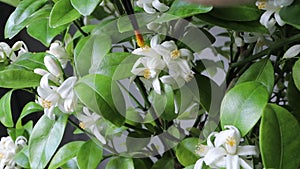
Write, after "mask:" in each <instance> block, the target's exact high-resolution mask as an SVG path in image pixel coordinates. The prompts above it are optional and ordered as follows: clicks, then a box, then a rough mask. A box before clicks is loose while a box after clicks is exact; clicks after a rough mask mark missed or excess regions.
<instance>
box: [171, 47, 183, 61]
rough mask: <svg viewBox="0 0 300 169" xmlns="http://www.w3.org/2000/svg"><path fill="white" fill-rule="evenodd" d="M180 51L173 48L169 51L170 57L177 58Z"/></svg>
mask: <svg viewBox="0 0 300 169" xmlns="http://www.w3.org/2000/svg"><path fill="white" fill-rule="evenodd" d="M180 55H181V54H180V51H179V50H178V49H175V50H173V51H172V52H171V58H172V59H177V58H179V57H180Z"/></svg>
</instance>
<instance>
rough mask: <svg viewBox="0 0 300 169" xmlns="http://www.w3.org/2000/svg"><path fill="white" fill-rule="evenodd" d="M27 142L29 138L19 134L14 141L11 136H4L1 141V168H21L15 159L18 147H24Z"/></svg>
mask: <svg viewBox="0 0 300 169" xmlns="http://www.w3.org/2000/svg"><path fill="white" fill-rule="evenodd" d="M26 143H27V139H26V138H25V137H23V136H19V137H18V138H17V139H16V141H15V142H14V141H13V139H12V138H11V137H10V136H7V137H2V138H1V141H0V169H18V168H20V167H19V166H17V164H16V163H15V161H14V157H15V154H16V153H17V151H18V148H22V147H23V146H25V145H26Z"/></svg>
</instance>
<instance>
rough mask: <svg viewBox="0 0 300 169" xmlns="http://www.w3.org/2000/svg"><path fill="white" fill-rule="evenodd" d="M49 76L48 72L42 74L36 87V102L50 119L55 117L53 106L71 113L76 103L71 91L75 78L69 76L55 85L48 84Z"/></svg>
mask: <svg viewBox="0 0 300 169" xmlns="http://www.w3.org/2000/svg"><path fill="white" fill-rule="evenodd" d="M49 76H50V74H46V75H44V76H43V77H42V79H41V81H40V86H39V87H38V88H37V92H38V95H39V97H38V102H39V104H40V105H42V107H43V108H44V113H45V114H46V116H47V117H49V118H50V119H55V115H54V108H55V107H58V108H59V109H60V110H61V111H62V112H63V113H72V112H73V111H74V109H75V106H76V103H77V98H76V96H75V93H74V91H73V88H74V85H75V83H76V80H77V79H76V78H75V77H70V78H68V79H66V80H65V81H64V82H63V83H62V84H61V85H60V86H59V87H57V86H50V85H49V82H48V81H49Z"/></svg>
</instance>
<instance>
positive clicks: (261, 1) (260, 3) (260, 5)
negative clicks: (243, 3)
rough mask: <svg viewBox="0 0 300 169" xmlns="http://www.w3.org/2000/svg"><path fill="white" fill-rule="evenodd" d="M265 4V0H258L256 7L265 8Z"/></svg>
mask: <svg viewBox="0 0 300 169" xmlns="http://www.w3.org/2000/svg"><path fill="white" fill-rule="evenodd" d="M266 5H267V2H266V0H260V1H258V2H257V8H258V9H265V8H266Z"/></svg>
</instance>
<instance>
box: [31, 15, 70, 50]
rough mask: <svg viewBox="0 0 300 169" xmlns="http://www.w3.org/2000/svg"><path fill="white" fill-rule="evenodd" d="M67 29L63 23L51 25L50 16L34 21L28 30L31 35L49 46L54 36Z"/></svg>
mask: <svg viewBox="0 0 300 169" xmlns="http://www.w3.org/2000/svg"><path fill="white" fill-rule="evenodd" d="M65 29H66V26H64V25H62V26H59V27H56V28H51V27H50V26H49V21H48V18H44V19H40V20H37V21H35V22H32V23H31V24H30V25H29V26H28V28H27V32H28V34H29V35H30V36H32V37H34V38H35V39H37V40H39V41H40V42H42V43H43V44H44V45H45V46H49V45H50V43H51V41H52V40H53V38H54V37H56V36H57V35H58V34H59V33H61V32H62V31H63V30H65Z"/></svg>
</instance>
